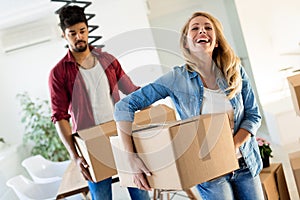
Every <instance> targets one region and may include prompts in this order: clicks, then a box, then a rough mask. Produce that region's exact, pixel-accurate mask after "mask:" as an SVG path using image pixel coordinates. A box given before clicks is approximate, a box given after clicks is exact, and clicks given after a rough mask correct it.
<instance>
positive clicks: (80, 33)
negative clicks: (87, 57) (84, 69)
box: [63, 22, 89, 52]
mask: <svg viewBox="0 0 300 200" xmlns="http://www.w3.org/2000/svg"><path fill="white" fill-rule="evenodd" d="M88 34H89V32H88V27H87V26H86V24H85V23H84V22H80V23H77V24H75V25H73V26H70V27H68V28H66V30H65V32H64V35H63V36H64V38H65V39H66V40H67V41H68V43H69V48H70V50H71V51H75V52H84V51H85V50H86V49H87V47H88Z"/></svg>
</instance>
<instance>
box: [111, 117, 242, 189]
mask: <svg viewBox="0 0 300 200" xmlns="http://www.w3.org/2000/svg"><path fill="white" fill-rule="evenodd" d="M132 136H133V142H134V145H135V148H136V151H137V152H138V156H139V157H140V158H141V159H142V160H143V162H144V163H145V165H146V166H147V167H148V169H149V170H150V171H151V172H152V176H150V177H147V180H148V182H149V185H150V186H151V187H152V188H157V189H168V190H170V189H172V190H185V189H188V188H191V187H193V186H194V185H196V184H199V183H202V182H205V181H208V180H211V179H214V178H217V177H219V176H222V175H224V174H227V173H230V172H232V171H234V170H236V169H238V168H239V165H238V162H237V159H236V154H235V149H234V144H233V138H232V130H231V128H230V126H229V120H228V116H227V114H213V115H210V114H208V115H201V116H197V117H194V118H191V119H188V120H183V121H177V122H172V123H168V124H164V125H161V126H160V125H157V126H154V127H151V126H150V127H144V128H142V129H139V130H136V131H135V132H133V134H132ZM110 140H111V143H112V147H113V153H114V157H115V161H116V165H117V169H118V175H119V178H120V185H121V186H127V187H136V185H135V184H134V183H133V182H132V172H131V169H130V167H129V165H128V161H127V160H126V159H125V158H126V153H125V152H124V151H123V149H122V146H121V143H120V141H119V137H110Z"/></svg>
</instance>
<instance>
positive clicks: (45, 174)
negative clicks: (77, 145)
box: [22, 155, 71, 183]
mask: <svg viewBox="0 0 300 200" xmlns="http://www.w3.org/2000/svg"><path fill="white" fill-rule="evenodd" d="M70 163H71V161H70V160H68V161H63V162H53V161H50V160H47V159H45V158H44V157H43V156H41V155H36V156H31V157H28V158H26V159H24V160H23V161H22V166H23V167H25V169H26V170H27V172H28V173H29V175H30V176H31V178H32V180H33V181H34V182H36V183H49V182H53V181H56V180H61V179H62V176H63V174H64V172H65V170H66V169H67V167H68V165H69V164H70Z"/></svg>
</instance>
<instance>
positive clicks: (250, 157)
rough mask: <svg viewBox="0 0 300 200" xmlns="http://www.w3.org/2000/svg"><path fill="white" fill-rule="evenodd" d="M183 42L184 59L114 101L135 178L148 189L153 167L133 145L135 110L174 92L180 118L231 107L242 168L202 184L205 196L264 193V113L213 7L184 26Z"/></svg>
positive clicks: (251, 196)
mask: <svg viewBox="0 0 300 200" xmlns="http://www.w3.org/2000/svg"><path fill="white" fill-rule="evenodd" d="M180 45H181V48H182V52H183V55H184V57H185V60H186V64H185V65H183V66H181V67H178V66H176V67H174V68H173V70H172V71H170V72H169V73H167V74H165V75H163V76H162V77H160V78H159V79H157V80H156V81H154V82H153V83H151V84H148V85H146V86H145V87H142V88H141V89H139V90H137V91H135V92H133V93H132V94H130V95H129V96H127V97H126V98H124V99H122V100H121V101H120V102H119V103H117V104H116V106H115V113H114V118H115V120H116V121H117V126H118V133H119V135H120V137H121V140H122V142H123V144H124V147H125V150H126V151H128V152H130V154H129V155H128V160H129V163H130V165H131V168H132V170H133V171H134V172H135V175H134V177H133V178H134V182H135V184H136V185H137V187H139V188H141V189H145V190H149V189H150V187H149V185H148V183H147V181H146V179H145V178H144V174H146V175H151V172H150V171H149V170H148V169H147V167H146V166H145V165H144V164H143V162H142V160H141V159H140V158H139V157H137V156H136V155H135V154H134V151H133V146H132V139H131V125H132V121H133V117H134V112H135V111H136V110H139V109H142V108H144V107H147V106H149V105H151V104H152V103H154V102H155V101H157V100H159V99H163V98H166V97H168V96H169V97H170V98H171V99H172V101H173V103H174V105H175V107H176V110H177V112H178V113H179V115H180V117H181V119H186V118H190V117H193V116H197V115H201V114H205V113H218V112H227V113H228V115H229V119H230V121H231V125H232V131H233V135H234V136H233V140H234V145H235V148H236V150H237V158H238V160H239V164H240V168H239V169H238V170H236V171H234V172H232V173H230V174H226V175H224V176H222V177H219V178H217V179H214V180H212V181H208V182H205V183H202V184H199V185H197V189H198V191H199V193H200V195H201V197H202V199H212V200H218V199H220V200H227V199H249V200H253V199H256V200H258V199H264V197H263V192H262V188H261V183H260V179H259V172H260V171H261V169H262V163H261V159H260V154H259V150H258V145H257V142H256V139H255V135H256V132H257V130H258V128H259V126H260V123H261V116H260V113H259V108H258V105H257V103H256V100H255V96H254V93H253V90H252V88H251V85H250V82H249V79H248V76H247V74H246V72H245V70H244V68H243V67H242V66H241V65H240V59H239V58H238V57H237V56H236V55H235V53H234V52H233V50H232V49H231V47H230V46H229V44H228V42H227V41H226V39H225V37H224V34H223V30H222V26H221V24H220V22H219V21H218V20H217V19H216V18H215V17H213V16H212V15H210V14H208V13H205V12H196V13H194V14H193V15H192V17H191V18H190V19H189V20H188V21H187V22H186V24H185V25H184V27H183V29H182V32H181V40H180ZM191 173H192V172H191Z"/></svg>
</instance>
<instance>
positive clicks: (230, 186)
mask: <svg viewBox="0 0 300 200" xmlns="http://www.w3.org/2000/svg"><path fill="white" fill-rule="evenodd" d="M197 189H198V191H199V193H200V195H201V197H202V199H203V200H264V195H263V191H262V187H261V182H260V178H259V176H256V177H252V175H251V173H250V171H249V169H248V168H247V167H246V165H242V166H241V165H240V169H238V170H236V171H234V173H230V174H227V175H224V176H222V177H220V178H217V179H214V180H212V181H208V182H205V183H202V184H199V185H197Z"/></svg>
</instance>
